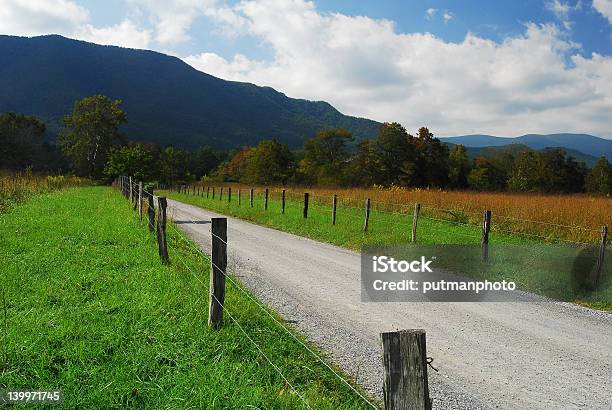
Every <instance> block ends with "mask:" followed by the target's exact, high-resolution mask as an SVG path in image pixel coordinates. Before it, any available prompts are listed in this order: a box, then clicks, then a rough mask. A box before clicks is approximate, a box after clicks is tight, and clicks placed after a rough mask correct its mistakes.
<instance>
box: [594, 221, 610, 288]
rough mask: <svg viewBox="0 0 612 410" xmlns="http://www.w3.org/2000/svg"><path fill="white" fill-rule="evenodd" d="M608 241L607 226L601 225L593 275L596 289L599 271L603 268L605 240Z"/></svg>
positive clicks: (599, 276)
mask: <svg viewBox="0 0 612 410" xmlns="http://www.w3.org/2000/svg"><path fill="white" fill-rule="evenodd" d="M607 241H608V226H606V225H604V226H602V227H601V242H600V243H599V254H598V255H597V266H596V267H595V272H594V274H593V275H594V277H593V288H594V289H597V285H599V280H600V279H601V271H602V270H603V263H604V255H605V253H606V242H607Z"/></svg>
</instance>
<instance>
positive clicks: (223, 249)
mask: <svg viewBox="0 0 612 410" xmlns="http://www.w3.org/2000/svg"><path fill="white" fill-rule="evenodd" d="M211 233H212V252H211V265H212V269H211V274H210V287H209V289H210V304H209V309H208V326H211V327H214V328H215V329H218V328H220V327H221V324H222V323H223V303H224V300H225V272H226V269H227V218H212V219H211Z"/></svg>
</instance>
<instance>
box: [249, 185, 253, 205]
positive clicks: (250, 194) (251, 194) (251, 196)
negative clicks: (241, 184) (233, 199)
mask: <svg viewBox="0 0 612 410" xmlns="http://www.w3.org/2000/svg"><path fill="white" fill-rule="evenodd" d="M249 202H250V204H251V208H253V188H251V191H250V192H249Z"/></svg>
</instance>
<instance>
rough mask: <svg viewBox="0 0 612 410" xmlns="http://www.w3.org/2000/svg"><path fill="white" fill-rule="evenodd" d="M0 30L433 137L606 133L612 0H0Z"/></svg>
mask: <svg viewBox="0 0 612 410" xmlns="http://www.w3.org/2000/svg"><path fill="white" fill-rule="evenodd" d="M0 33H2V34H14V35H28V36H32V35H40V34H51V33H57V34H62V35H65V36H68V37H72V38H79V39H83V40H87V41H92V42H96V43H101V44H113V45H119V46H124V47H134V48H147V49H153V50H156V51H160V52H164V53H167V54H171V55H175V56H178V57H180V58H182V59H183V60H184V61H185V62H187V63H188V64H191V65H192V66H193V67H195V68H197V69H199V70H202V71H205V72H208V73H210V74H213V75H216V76H219V77H221V78H226V79H231V80H236V81H248V82H253V83H256V84H259V85H267V86H272V87H274V88H276V89H278V90H279V91H282V92H285V93H286V94H287V95H289V96H291V97H297V98H307V99H313V100H326V101H329V102H330V103H332V104H333V105H334V106H336V107H337V108H338V109H340V110H341V111H342V112H344V113H347V114H351V115H356V116H364V117H369V118H373V119H376V120H379V121H398V122H401V123H402V124H404V125H405V126H406V127H407V128H408V129H409V130H413V129H416V128H417V127H418V126H420V125H427V126H429V127H430V128H432V129H433V131H434V132H435V133H436V134H438V135H453V134H465V133H491V134H497V135H502V136H515V135H520V134H522V133H529V132H540V133H552V132H588V133H592V134H595V135H600V136H605V137H612V120H611V119H610V112H612V0H579V1H577V0H567V1H564V0H544V1H535V0H530V1H526V0H523V1H507V0H496V1H473V0H462V1H391V0H387V1H349V0H327V1H323V0H320V1H314V2H309V1H305V0H257V1H252V0H240V1H236V0H227V1H226V0H106V1H104V2H101V1H94V0H0Z"/></svg>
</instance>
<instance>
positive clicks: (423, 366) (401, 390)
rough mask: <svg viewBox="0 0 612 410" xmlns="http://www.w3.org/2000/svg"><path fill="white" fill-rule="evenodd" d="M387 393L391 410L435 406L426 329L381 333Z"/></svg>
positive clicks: (384, 393) (384, 395)
mask: <svg viewBox="0 0 612 410" xmlns="http://www.w3.org/2000/svg"><path fill="white" fill-rule="evenodd" d="M380 338H381V341H382V349H383V365H384V370H385V373H384V380H383V397H384V405H385V407H384V408H385V409H387V410H396V409H431V399H430V398H429V383H428V380H427V346H426V336H425V331H424V330H422V329H410V330H400V331H397V332H386V333H381V334H380Z"/></svg>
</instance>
